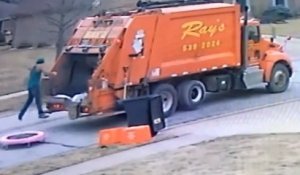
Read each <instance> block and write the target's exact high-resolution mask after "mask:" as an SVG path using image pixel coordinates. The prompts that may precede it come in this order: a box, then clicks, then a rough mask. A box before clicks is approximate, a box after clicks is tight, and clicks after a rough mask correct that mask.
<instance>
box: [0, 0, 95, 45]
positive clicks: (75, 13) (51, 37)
mask: <svg viewBox="0 0 300 175" xmlns="http://www.w3.org/2000/svg"><path fill="white" fill-rule="evenodd" d="M95 1H97V0H84V1H82V0H51V1H49V0H22V1H20V2H19V3H18V4H17V5H16V6H17V7H16V8H15V9H14V13H13V14H12V15H10V18H8V20H9V21H10V23H12V24H13V27H12V28H13V36H14V37H13V41H12V45H13V47H22V46H23V47H25V46H34V47H36V46H41V45H43V46H45V45H54V44H55V43H56V41H57V37H58V28H59V26H58V24H56V25H55V24H53V22H56V23H57V22H58V21H59V20H62V21H63V23H65V24H66V26H67V25H68V26H69V27H66V26H64V27H65V28H66V29H65V30H64V38H65V39H66V38H68V36H69V35H70V34H71V32H72V30H73V27H74V25H75V24H76V22H77V21H78V20H79V19H80V18H82V17H85V16H89V15H92V14H93V13H95V11H93V9H92V6H93V5H94V4H95V3H94V2H95ZM98 1H99V0H98ZM96 4H97V3H96ZM98 5H99V4H98ZM0 11H1V10H0ZM50 20H51V21H52V22H51V21H50Z"/></svg>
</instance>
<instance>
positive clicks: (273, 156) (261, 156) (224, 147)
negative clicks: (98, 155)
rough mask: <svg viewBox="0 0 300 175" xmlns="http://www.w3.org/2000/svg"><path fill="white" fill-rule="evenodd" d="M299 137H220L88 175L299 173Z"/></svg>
mask: <svg viewBox="0 0 300 175" xmlns="http://www.w3.org/2000/svg"><path fill="white" fill-rule="evenodd" d="M299 138H300V136H299V135H297V134H286V135H262V136H236V137H229V138H221V139H217V140H214V141H211V142H207V143H199V144H195V145H191V146H187V147H183V148H180V149H178V150H176V151H169V152H165V153H160V154H157V155H153V156H149V157H146V158H144V159H141V160H135V161H132V162H128V163H125V164H122V165H119V166H116V167H111V168H109V169H106V170H102V171H98V172H93V173H89V174H88V175H104V174H105V175H122V174H128V175H129V174H130V175H141V174H143V175H153V174H159V175H170V174H172V175H183V174H189V175H196V174H199V175H277V174H278V175H279V174H280V175H298V174H300V156H299V154H300V143H299V142H298V140H299Z"/></svg>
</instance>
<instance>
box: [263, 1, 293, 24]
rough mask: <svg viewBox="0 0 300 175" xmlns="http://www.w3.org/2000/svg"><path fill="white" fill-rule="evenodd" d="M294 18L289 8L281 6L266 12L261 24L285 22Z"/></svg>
mask: <svg viewBox="0 0 300 175" xmlns="http://www.w3.org/2000/svg"><path fill="white" fill-rule="evenodd" d="M292 17H293V14H292V12H291V10H290V9H289V8H286V7H284V6H281V5H279V6H275V7H271V8H269V9H267V10H266V11H264V12H263V14H262V18H261V22H262V23H264V24H266V23H278V22H285V20H287V19H289V18H292Z"/></svg>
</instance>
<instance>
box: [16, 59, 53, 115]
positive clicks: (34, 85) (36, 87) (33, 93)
mask: <svg viewBox="0 0 300 175" xmlns="http://www.w3.org/2000/svg"><path fill="white" fill-rule="evenodd" d="M44 63H45V60H44V59H43V58H39V59H37V61H36V64H35V65H34V66H33V67H32V69H31V71H30V75H29V80H28V83H27V91H28V98H27V101H26V103H25V104H24V106H23V108H22V109H21V111H20V113H19V115H18V118H19V120H22V118H23V116H24V114H25V112H26V111H27V110H28V108H29V106H30V104H31V103H32V101H33V99H35V103H36V107H37V110H38V114H39V118H48V116H47V115H45V113H44V111H43V109H42V99H41V94H40V82H41V77H42V74H44V75H46V76H50V75H56V72H51V73H50V72H47V71H45V69H44V67H43V65H44Z"/></svg>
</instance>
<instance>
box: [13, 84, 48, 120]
mask: <svg viewBox="0 0 300 175" xmlns="http://www.w3.org/2000/svg"><path fill="white" fill-rule="evenodd" d="M33 99H35V103H36V107H37V110H38V113H39V116H41V115H42V114H43V113H44V112H43V109H42V101H41V94H40V88H39V87H32V88H29V89H28V98H27V101H26V103H25V105H24V106H23V108H22V109H21V111H20V114H19V119H22V117H23V116H24V114H25V112H26V111H27V110H28V108H29V106H30V105H31V103H32V101H33Z"/></svg>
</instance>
